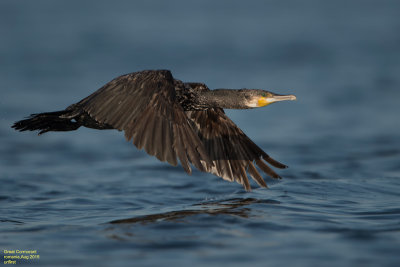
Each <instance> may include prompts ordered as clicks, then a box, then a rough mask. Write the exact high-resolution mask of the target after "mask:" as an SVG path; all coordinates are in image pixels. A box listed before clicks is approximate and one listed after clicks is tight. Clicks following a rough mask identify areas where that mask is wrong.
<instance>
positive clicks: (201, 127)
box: [186, 108, 286, 190]
mask: <svg viewBox="0 0 400 267" xmlns="http://www.w3.org/2000/svg"><path fill="white" fill-rule="evenodd" d="M186 114H187V116H188V118H190V119H191V121H192V125H193V128H194V129H195V130H196V131H197V134H198V135H199V137H200V139H201V141H202V142H203V144H204V147H205V149H206V150H207V152H208V153H209V155H210V158H211V160H212V161H213V163H214V167H213V168H211V170H210V172H211V173H213V174H215V175H217V176H219V177H222V178H223V179H225V180H228V181H236V182H238V183H240V184H242V185H243V186H244V188H245V189H246V190H251V187H250V183H249V180H248V175H247V173H248V174H249V175H250V177H251V178H252V179H254V180H255V181H256V182H257V184H259V185H260V186H262V187H267V185H266V183H265V181H264V180H263V178H262V176H261V175H260V173H259V171H258V170H257V169H256V167H255V165H254V163H255V164H256V165H257V166H258V167H259V168H260V169H261V170H262V171H263V172H265V173H266V174H268V175H269V176H271V177H273V178H279V175H277V174H276V173H275V172H274V171H273V170H272V169H271V168H270V167H269V166H268V165H267V164H266V163H265V162H264V161H263V159H264V160H266V161H267V162H268V163H270V164H271V165H273V166H275V167H278V168H284V167H286V166H285V165H283V164H281V163H279V162H278V161H276V160H273V159H272V158H271V157H269V156H268V154H267V153H265V152H264V151H263V150H262V149H261V148H260V147H258V146H257V145H256V144H255V143H254V142H253V141H252V140H251V139H250V138H249V137H247V136H246V135H245V134H244V133H243V131H242V130H240V128H239V127H237V126H236V124H235V123H234V122H233V121H231V120H230V119H229V118H228V116H226V115H225V113H224V111H223V110H222V109H220V108H212V109H208V110H201V111H187V112H186ZM246 171H247V172H246Z"/></svg>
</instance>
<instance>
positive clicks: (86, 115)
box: [12, 70, 295, 190]
mask: <svg viewBox="0 0 400 267" xmlns="http://www.w3.org/2000/svg"><path fill="white" fill-rule="evenodd" d="M294 99H295V97H294V96H293V95H289V96H280V95H276V94H273V93H271V92H268V91H264V90H259V89H240V90H228V89H216V90H209V89H208V87H207V86H206V85H204V84H202V83H183V82H181V81H179V80H175V79H174V78H173V77H172V74H171V72H170V71H168V70H154V71H153V70H149V71H141V72H135V73H131V74H127V75H122V76H120V77H118V78H115V79H114V80H112V81H110V82H109V83H107V84H106V85H104V86H103V87H102V88H100V89H99V90H97V91H96V92H94V93H93V94H91V95H89V96H88V97H86V98H84V99H82V100H81V101H79V102H78V103H76V104H73V105H71V106H69V107H67V108H66V109H65V110H62V111H56V112H48V113H40V114H32V115H31V116H30V117H29V118H28V119H25V120H21V121H18V122H16V123H14V125H13V126H12V127H13V128H15V129H16V130H19V131H26V130H30V131H34V130H38V131H40V132H39V135H40V134H43V133H45V132H48V131H72V130H76V129H78V128H79V127H80V126H84V127H88V128H94V129H100V130H103V129H117V130H119V131H124V133H125V137H126V139H127V140H128V141H131V140H132V142H133V144H134V145H135V146H136V147H137V148H139V149H142V148H144V150H145V151H146V152H147V153H148V154H150V155H152V156H156V157H157V158H158V159H159V160H161V161H167V162H168V163H170V164H172V165H174V166H176V165H177V164H178V160H179V161H180V162H181V165H182V167H183V168H184V169H185V171H186V172H187V173H189V174H190V173H191V172H192V170H191V166H190V164H192V165H194V166H195V167H196V168H197V169H199V170H201V171H204V172H210V173H213V174H215V175H217V176H220V177H222V178H223V179H225V180H228V181H236V182H238V183H240V184H242V185H243V186H244V187H245V189H246V190H250V189H251V187H250V184H249V180H248V177H247V173H248V174H250V176H251V177H252V178H253V179H254V180H255V181H256V182H257V183H258V184H259V185H260V186H262V187H267V185H266V184H265V182H264V180H263V178H262V176H261V175H260V173H259V171H258V170H257V168H256V166H258V168H259V169H261V170H262V171H263V172H265V173H266V174H268V175H269V176H271V177H273V178H280V176H279V175H278V174H276V173H275V172H274V171H273V170H272V169H271V168H270V167H269V166H268V165H267V164H266V163H269V164H271V165H272V166H274V167H277V168H286V166H285V165H283V164H281V163H279V162H277V161H275V160H274V159H272V158H271V157H270V156H268V155H267V154H266V153H265V152H264V151H263V150H262V149H261V148H259V147H258V146H257V145H256V144H255V143H254V142H253V141H251V140H250V138H248V137H247V136H246V135H245V134H244V133H243V132H242V130H240V129H239V127H237V126H236V125H235V123H233V122H232V121H231V120H230V119H229V118H228V117H227V116H226V115H225V113H224V110H223V108H235V109H245V108H255V107H260V106H265V105H268V104H270V103H273V102H276V101H281V100H294Z"/></svg>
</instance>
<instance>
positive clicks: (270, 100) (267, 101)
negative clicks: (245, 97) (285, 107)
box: [257, 95, 296, 107]
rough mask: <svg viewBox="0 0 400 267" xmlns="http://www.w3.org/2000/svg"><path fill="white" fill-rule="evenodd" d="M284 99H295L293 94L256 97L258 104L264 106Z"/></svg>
mask: <svg viewBox="0 0 400 267" xmlns="http://www.w3.org/2000/svg"><path fill="white" fill-rule="evenodd" d="M285 100H296V96H295V95H273V96H269V97H260V98H259V99H258V102H257V104H258V106H259V107H264V106H266V105H269V104H272V103H275V102H278V101H285Z"/></svg>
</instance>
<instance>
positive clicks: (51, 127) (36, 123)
mask: <svg viewBox="0 0 400 267" xmlns="http://www.w3.org/2000/svg"><path fill="white" fill-rule="evenodd" d="M70 113H71V111H69V110H62V111H55V112H45V113H38V114H31V115H30V116H29V117H28V118H27V119H25V120H20V121H17V122H15V123H14V124H13V125H12V126H11V127H12V128H14V129H15V130H17V131H21V132H23V131H36V130H37V131H40V132H39V134H38V135H41V134H43V133H45V132H49V131H74V130H76V129H78V128H79V126H81V125H80V124H79V123H78V122H76V121H73V116H69V114H70Z"/></svg>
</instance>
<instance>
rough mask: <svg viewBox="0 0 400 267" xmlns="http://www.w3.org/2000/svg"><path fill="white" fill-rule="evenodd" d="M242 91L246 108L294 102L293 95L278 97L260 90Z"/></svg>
mask: <svg viewBox="0 0 400 267" xmlns="http://www.w3.org/2000/svg"><path fill="white" fill-rule="evenodd" d="M243 91H244V94H245V97H246V106H247V107H248V108H259V107H264V106H267V105H269V104H272V103H275V102H278V101H285V100H296V96H294V95H278V94H275V93H272V92H269V91H265V90H261V89H243Z"/></svg>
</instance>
